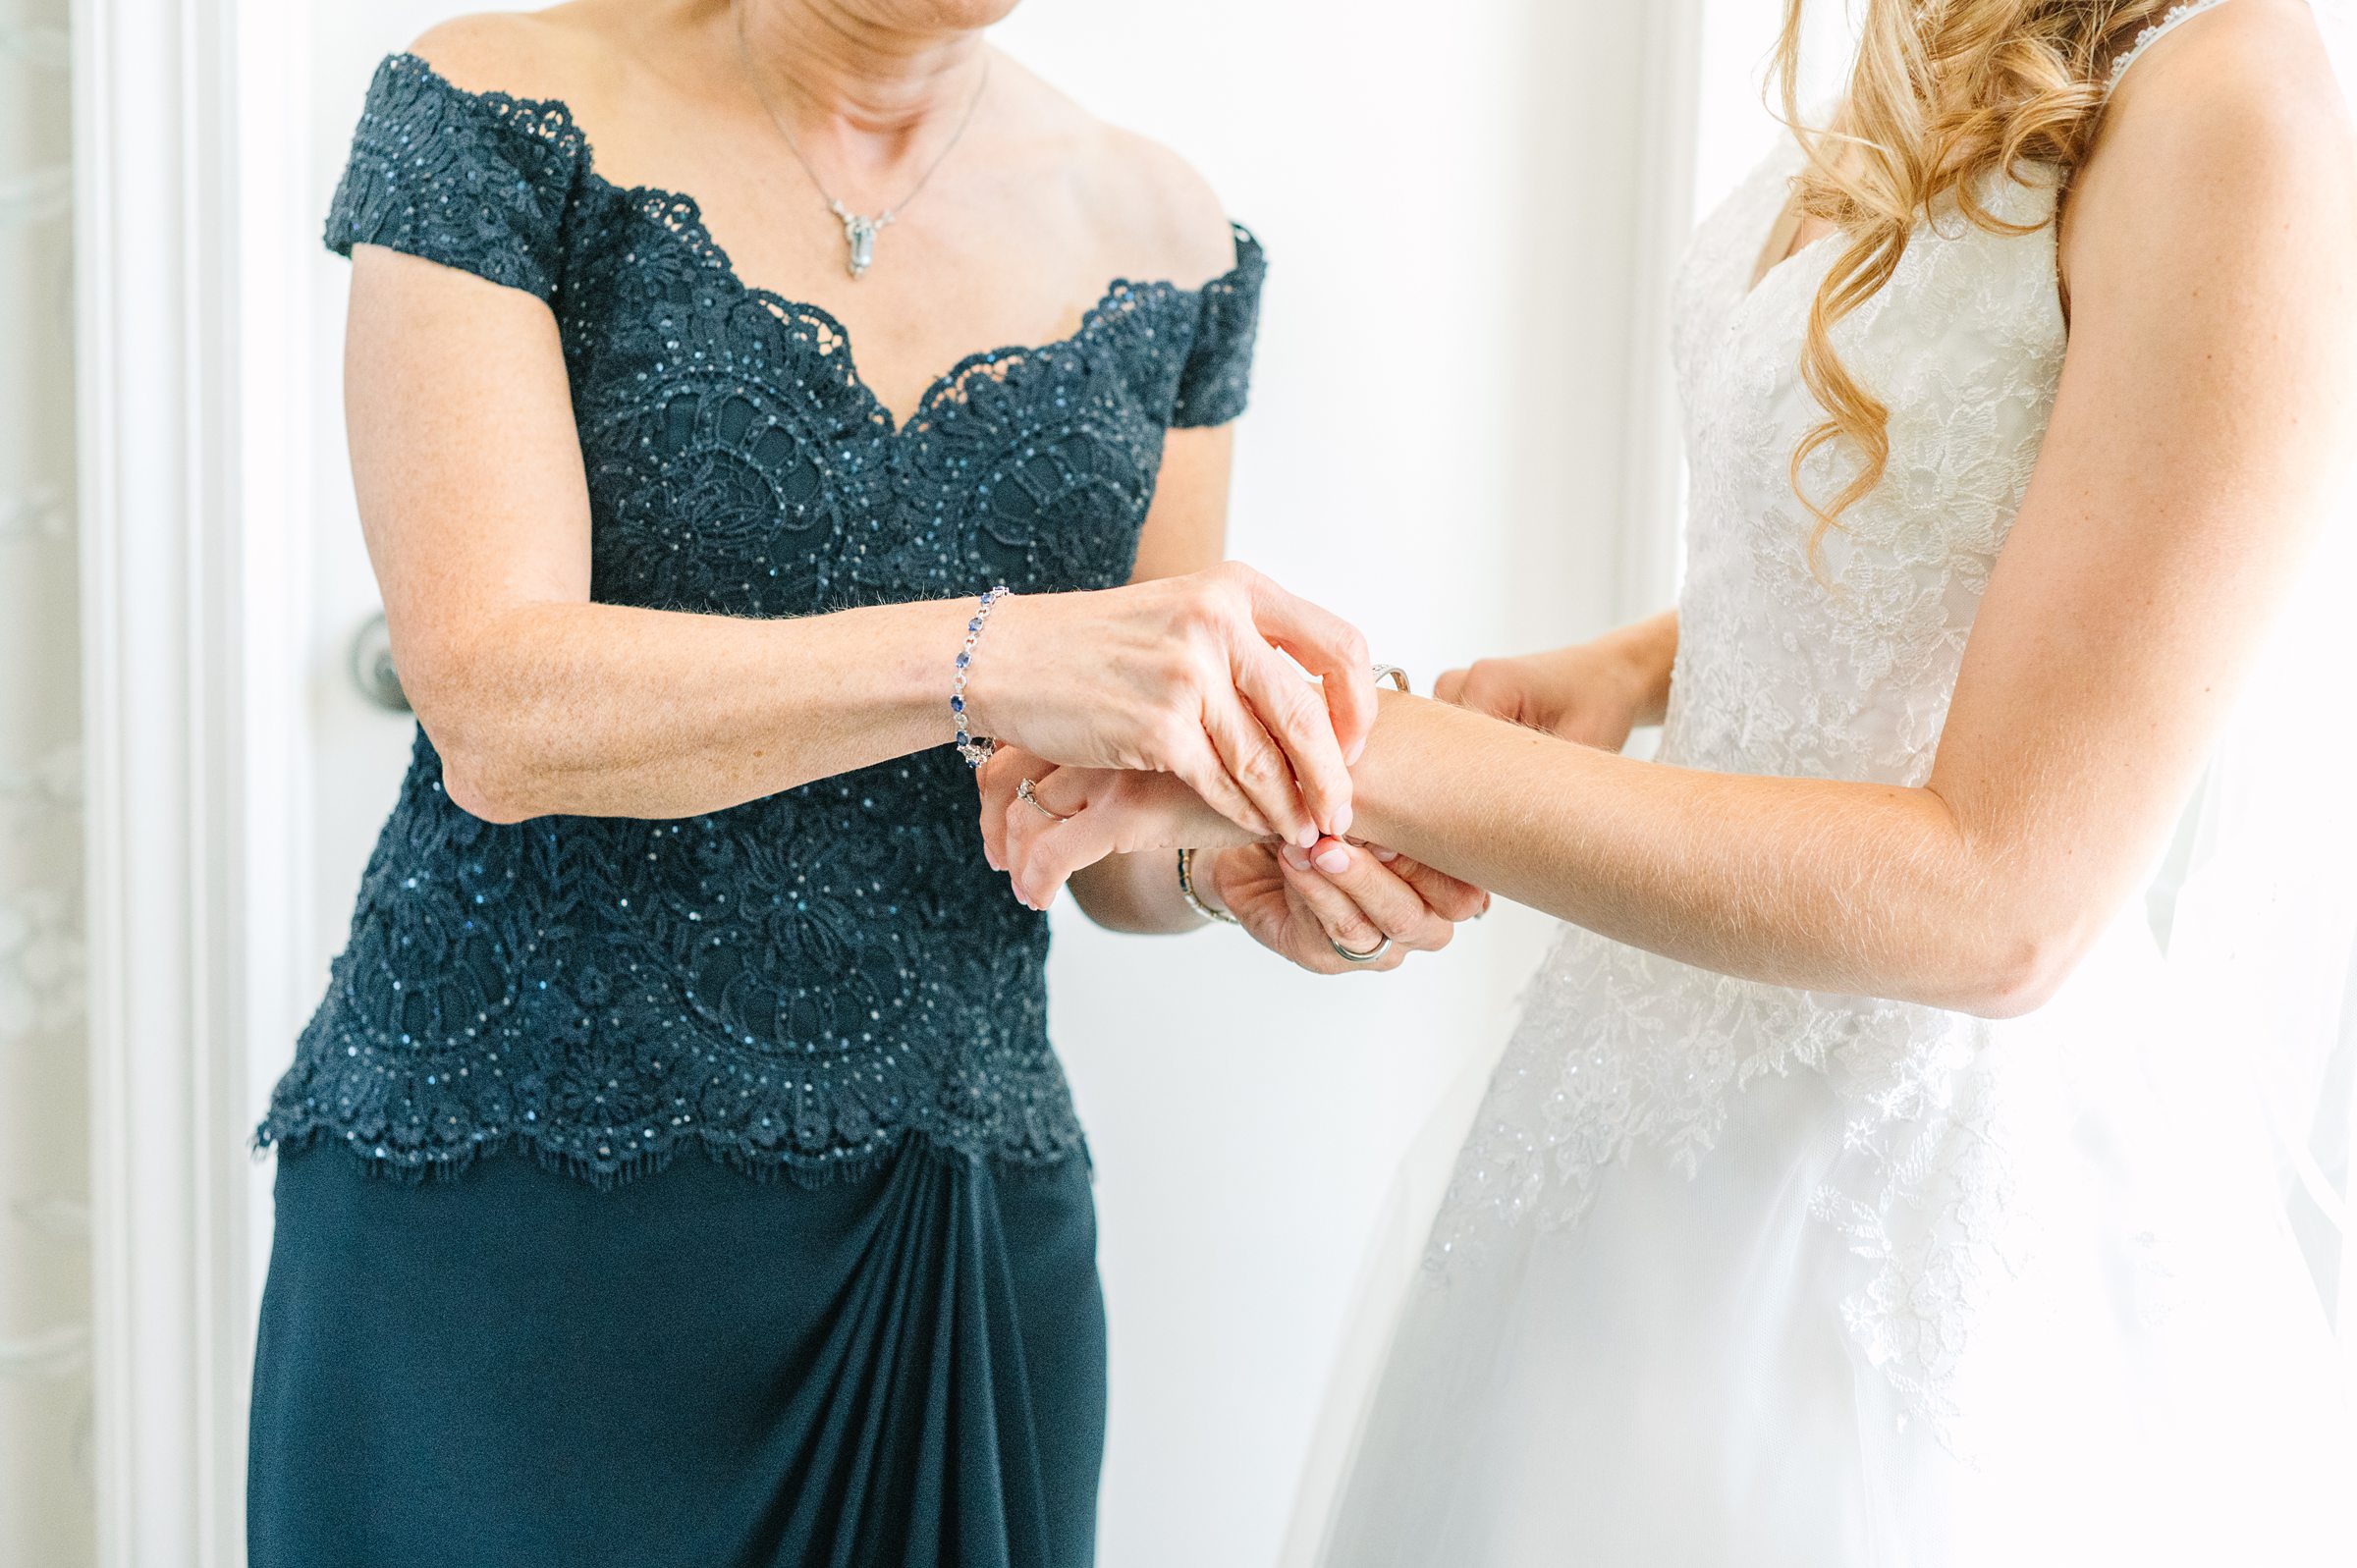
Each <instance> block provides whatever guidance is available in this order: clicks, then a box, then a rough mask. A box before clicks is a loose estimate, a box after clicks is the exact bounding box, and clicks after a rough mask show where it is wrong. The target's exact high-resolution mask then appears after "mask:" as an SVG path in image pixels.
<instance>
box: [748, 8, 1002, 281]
mask: <svg viewBox="0 0 2357 1568" xmlns="http://www.w3.org/2000/svg"><path fill="white" fill-rule="evenodd" d="M729 10H730V12H731V14H732V16H733V17H734V20H735V21H736V24H737V53H738V56H739V58H740V59H741V60H743V62H744V74H745V77H746V79H747V80H749V81H751V82H752V84H753V96H755V97H757V98H759V99H760V100H761V108H762V110H763V111H764V112H765V113H766V114H768V116H769V123H770V124H771V125H773V126H775V127H777V128H778V135H780V136H782V137H784V138H785V141H786V150H787V151H788V152H791V153H793V154H794V161H795V162H796V163H798V164H800V165H801V166H802V173H804V174H805V175H808V176H809V177H810V185H811V188H812V189H815V190H816V191H817V192H818V194H819V197H820V199H822V200H824V201H825V202H826V204H827V210H828V211H829V212H831V213H833V214H835V216H836V217H838V218H840V219H842V220H843V243H844V244H845V245H846V246H848V247H849V250H850V253H849V254H848V255H847V256H846V257H845V258H844V265H845V267H846V269H847V270H849V271H850V275H851V276H852V277H854V278H856V277H858V276H859V275H860V274H861V273H863V272H865V271H867V269H868V266H869V265H870V263H872V262H873V261H874V260H875V259H876V236H877V235H879V234H882V233H883V232H884V231H885V230H886V229H888V228H890V227H891V226H892V221H893V219H895V218H897V217H899V216H900V215H901V211H902V209H903V208H904V207H906V206H907V205H908V203H909V202H911V201H914V200H915V199H916V198H917V197H918V196H919V195H921V194H922V193H923V192H924V189H925V186H926V184H927V182H929V181H931V180H932V178H933V171H934V170H936V169H938V168H940V167H941V165H942V160H943V159H945V158H947V157H949V155H950V153H951V152H952V151H953V150H954V149H955V148H956V147H957V145H958V143H959V141H961V140H963V139H964V137H965V128H966V127H967V126H970V125H972V124H973V123H974V111H975V110H976V109H978V108H980V107H981V106H982V89H983V88H985V87H987V86H989V85H990V56H988V55H984V56H983V57H982V80H981V81H977V82H975V83H974V95H973V96H972V97H971V98H968V99H967V100H966V103H965V114H964V115H963V117H961V118H960V119H959V122H958V129H957V130H956V131H953V132H951V133H950V139H949V140H948V141H947V142H945V143H943V145H942V149H941V151H939V152H937V153H935V154H934V155H933V161H932V162H931V163H929V164H926V165H925V172H924V173H923V174H920V175H918V176H917V177H916V184H915V185H913V186H911V187H909V188H908V193H907V194H906V195H904V196H903V197H901V199H900V200H898V201H896V202H894V203H893V204H892V205H891V206H889V207H886V208H885V209H884V210H883V211H882V212H879V213H877V214H876V215H875V216H874V217H872V218H870V217H868V216H866V215H865V214H863V213H857V212H853V211H852V210H851V209H850V208H849V207H847V206H845V205H844V204H843V203H842V202H841V201H839V200H838V199H836V196H835V192H833V191H832V190H829V189H827V183H826V182H825V181H824V180H821V179H820V178H819V177H818V171H817V170H816V169H813V168H811V167H810V160H809V159H808V158H805V157H803V156H802V144H801V143H800V142H799V141H796V140H795V136H794V131H793V129H792V128H791V127H789V126H788V125H787V124H786V117H785V116H784V115H782V114H780V113H778V106H777V105H776V104H775V103H773V102H771V101H770V96H769V88H768V87H766V86H764V85H763V84H762V81H761V73H760V72H759V71H758V70H756V69H754V66H753V47H752V45H751V44H750V43H748V42H746V41H745V36H744V6H743V4H742V3H741V0H730V5H729Z"/></svg>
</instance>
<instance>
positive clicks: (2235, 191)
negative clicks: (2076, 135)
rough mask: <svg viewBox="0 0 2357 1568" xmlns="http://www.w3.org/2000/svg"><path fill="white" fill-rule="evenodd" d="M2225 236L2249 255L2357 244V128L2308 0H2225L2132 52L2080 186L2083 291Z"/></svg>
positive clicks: (2070, 215)
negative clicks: (2096, 281) (2090, 283)
mask: <svg viewBox="0 0 2357 1568" xmlns="http://www.w3.org/2000/svg"><path fill="white" fill-rule="evenodd" d="M2221 240H2230V245H2231V248H2232V249H2233V251H2234V252H2235V254H2236V255H2237V257H2240V258H2245V259H2247V258H2248V257H2249V256H2250V255H2251V254H2252V253H2264V252H2266V251H2267V250H2269V249H2271V248H2272V247H2274V246H2275V243H2277V242H2281V243H2290V244H2295V245H2308V246H2314V245H2319V244H2323V245H2331V246H2336V247H2344V248H2343V250H2342V253H2345V247H2346V246H2348V245H2350V244H2353V243H2357V126H2352V123H2351V118H2350V107H2349V102H2348V97H2347V94H2346V93H2345V92H2344V91H2343V90H2342V87H2341V84H2340V81H2339V80H2338V78H2337V77H2336V76H2335V74H2334V71H2333V66H2332V60H2331V57H2330V54H2329V53H2328V52H2327V50H2326V47H2325V42H2324V38H2323V36H2322V35H2321V33H2320V32H2319V30H2318V25H2317V21H2316V18H2315V16H2314V14H2313V13H2312V12H2311V11H2310V8H2309V7H2308V5H2307V4H2305V3H2304V0H2227V3H2225V4H2222V5H2216V6H2212V7H2210V8H2209V9H2207V10H2204V11H2202V12H2200V13H2199V14H2197V15H2195V16H2194V17H2193V18H2192V19H2191V20H2190V21H2187V22H2185V23H2184V24H2183V25H2182V26H2180V27H2175V28H2173V29H2172V30H2170V31H2169V32H2168V33H2167V34H2165V36H2163V37H2162V38H2161V39H2160V40H2159V41H2158V42H2156V43H2154V44H2153V45H2152V46H2151V47H2150V48H2149V49H2147V50H2145V51H2144V52H2143V53H2141V54H2139V55H2137V56H2136V57H2135V58H2134V59H2133V60H2132V62H2131V63H2130V65H2129V66H2128V69H2127V70H2126V72H2125V74H2124V75H2123V76H2122V77H2121V78H2120V79H2119V81H2118V85H2117V88H2116V90H2115V91H2114V93H2113V95H2112V98H2111V102H2110V106H2109V108H2108V109H2107V110H2106V111H2105V114H2104V119H2103V122H2102V124H2101V125H2100V127H2099V128H2098V132H2097V136H2096V141H2095V145H2094V149H2093V151H2092V152H2091V154H2090V156H2089V157H2088V160H2087V163H2086V165H2085V167H2083V168H2082V169H2081V170H2080V171H2079V173H2078V175H2077V177H2076V178H2075V179H2074V181H2073V183H2072V188H2071V196H2070V205H2069V208H2068V209H2067V211H2066V214H2065V222H2064V226H2063V262H2064V266H2065V269H2066V272H2068V273H2069V274H2070V275H2071V276H2072V281H2073V286H2074V294H2075V293H2076V292H2077V284H2078V283H2079V281H2080V275H2081V274H2083V273H2084V274H2088V275H2090V276H2107V275H2108V276H2118V275H2121V274H2123V273H2133V272H2147V273H2149V272H2150V271H2151V270H2152V269H2154V268H2156V267H2162V266H2167V265H2173V264H2175V263H2176V262H2178V261H2183V262H2185V263H2187V264H2189V265H2191V264H2197V263H2199V262H2201V261H2202V260H2203V259H2204V257H2205V256H2208V255H2210V254H2212V253H2214V252H2215V251H2216V249H2217V247H2218V246H2219V245H2220V242H2221ZM2163 249H2165V250H2166V251H2167V252H2168V254H2166V255H2162V254H2156V251H2159V250H2163ZM2196 250H2198V251H2200V252H2202V254H2201V255H2196V254H2193V253H2192V252H2193V251H2196Z"/></svg>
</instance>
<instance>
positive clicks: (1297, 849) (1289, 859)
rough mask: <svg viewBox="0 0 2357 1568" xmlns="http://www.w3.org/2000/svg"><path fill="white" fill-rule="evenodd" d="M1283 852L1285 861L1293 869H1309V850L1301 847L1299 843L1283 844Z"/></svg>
mask: <svg viewBox="0 0 2357 1568" xmlns="http://www.w3.org/2000/svg"><path fill="white" fill-rule="evenodd" d="M1283 852H1284V855H1285V863H1286V864H1287V865H1288V866H1290V867H1292V868H1293V869H1294V870H1295V871H1307V870H1308V869H1309V851H1308V850H1306V849H1304V848H1302V847H1301V846H1300V845H1299V844H1289V843H1288V844H1287V845H1286V846H1285V849H1284V851H1283Z"/></svg>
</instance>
